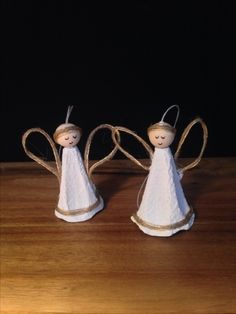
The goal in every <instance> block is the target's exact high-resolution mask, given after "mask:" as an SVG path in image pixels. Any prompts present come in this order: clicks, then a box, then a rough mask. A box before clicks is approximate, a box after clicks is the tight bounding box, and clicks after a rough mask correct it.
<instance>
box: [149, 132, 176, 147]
mask: <svg viewBox="0 0 236 314" xmlns="http://www.w3.org/2000/svg"><path fill="white" fill-rule="evenodd" d="M148 137H149V140H150V142H151V143H152V145H154V146H155V147H158V148H167V147H169V146H170V145H171V143H172V142H173V140H174V137H175V134H174V133H173V132H171V131H168V130H166V129H156V130H151V131H150V132H149V134H148Z"/></svg>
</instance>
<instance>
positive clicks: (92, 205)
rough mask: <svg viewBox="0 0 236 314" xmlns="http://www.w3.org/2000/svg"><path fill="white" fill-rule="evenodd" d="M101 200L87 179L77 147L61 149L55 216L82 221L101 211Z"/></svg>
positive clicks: (71, 220)
mask: <svg viewBox="0 0 236 314" xmlns="http://www.w3.org/2000/svg"><path fill="white" fill-rule="evenodd" d="M103 205H104V204H103V200H102V198H101V197H100V196H99V195H98V193H97V192H96V189H95V186H94V185H93V183H92V182H91V181H90V179H89V178H88V175H87V172H86V170H85V167H84V163H83V160H82V157H81V154H80V151H79V149H78V147H77V146H75V147H71V148H63V152H62V173H61V184H60V194H59V201H58V207H57V208H56V209H55V215H56V216H57V217H58V218H61V219H63V220H66V221H68V222H77V221H84V220H87V219H90V218H92V217H93V216H94V215H95V214H96V213H97V212H98V211H100V210H102V209H103Z"/></svg>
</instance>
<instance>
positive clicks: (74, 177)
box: [23, 106, 117, 222]
mask: <svg viewBox="0 0 236 314" xmlns="http://www.w3.org/2000/svg"><path fill="white" fill-rule="evenodd" d="M72 108H73V106H69V107H68V111H67V116H66V121H65V123H63V124H61V125H59V126H58V127H57V129H56V130H55V132H54V134H53V138H54V141H55V142H56V143H57V144H59V145H61V147H63V149H62V161H61V162H60V158H59V154H58V152H57V149H56V147H55V144H54V142H53V140H52V139H51V137H50V136H49V135H48V134H47V133H46V132H45V131H44V130H42V129H39V128H33V129H30V130H28V131H27V132H26V133H25V134H24V135H23V146H24V149H25V152H26V154H27V155H28V156H29V157H31V158H32V159H34V160H35V161H37V162H38V163H40V164H41V165H43V166H44V167H45V168H47V169H48V170H49V171H51V172H52V173H53V174H55V175H56V176H57V177H58V180H59V184H60V191H59V200H58V204H57V207H56V209H55V215H56V217H58V218H60V219H63V220H65V221H67V222H80V221H85V220H88V219H90V218H92V217H93V216H94V215H95V214H96V213H98V212H99V211H101V210H102V209H103V207H104V202H103V199H102V197H101V196H100V195H99V193H98V191H97V190H96V187H95V185H94V184H93V182H92V180H91V177H90V176H91V173H92V170H94V169H95V168H96V166H98V165H101V164H102V163H103V162H105V161H107V160H109V159H111V158H112V157H113V155H114V154H115V152H116V150H117V148H116V147H115V148H114V149H113V150H112V152H111V153H110V154H109V155H108V156H106V157H105V158H103V159H102V160H100V161H99V162H97V163H95V164H94V165H93V166H92V167H91V168H92V169H89V163H88V156H89V149H90V145H91V142H92V137H93V136H94V134H95V133H96V132H97V131H98V130H99V129H101V128H109V129H112V126H110V125H108V124H104V125H100V126H99V127H97V128H96V129H94V130H93V131H92V132H91V134H90V136H89V138H88V141H87V144H86V148H85V163H84V161H83V159H82V157H81V153H80V151H79V148H78V147H77V144H78V143H79V140H80V138H81V134H82V130H81V128H80V127H78V126H76V125H75V124H72V123H69V122H68V120H69V116H70V114H71V111H72ZM32 132H40V133H41V134H43V135H44V136H45V137H46V138H47V140H48V141H49V143H50V145H51V147H52V150H53V153H54V156H55V160H56V165H57V169H54V168H52V167H51V165H50V164H49V163H47V162H45V161H43V160H41V159H40V158H38V157H37V156H35V155H34V154H33V153H32V152H30V151H29V150H28V149H27V148H26V139H27V137H28V136H29V134H31V133H32Z"/></svg>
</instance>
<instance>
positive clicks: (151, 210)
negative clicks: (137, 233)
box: [131, 147, 194, 237]
mask: <svg viewBox="0 0 236 314" xmlns="http://www.w3.org/2000/svg"><path fill="white" fill-rule="evenodd" d="M131 219H132V221H133V222H135V223H136V224H137V225H138V226H139V228H140V229H141V230H142V231H143V232H145V233H147V234H149V235H151V236H163V237H167V236H171V235H173V234H174V233H176V232H178V231H180V230H187V229H189V228H190V227H191V226H192V224H193V221H194V213H193V210H192V209H191V208H190V206H189V205H188V203H187V201H186V199H185V196H184V193H183V190H182V186H181V183H180V176H179V174H178V172H177V170H176V166H175V162H174V159H173V156H172V153H171V151H170V148H169V147H168V148H155V152H154V156H153V160H152V165H151V167H150V172H149V175H148V179H147V183H146V187H145V190H144V194H143V198H142V202H141V204H140V207H139V209H138V211H137V213H136V214H134V215H133V216H132V217H131Z"/></svg>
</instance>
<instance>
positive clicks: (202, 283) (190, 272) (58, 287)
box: [0, 158, 236, 314]
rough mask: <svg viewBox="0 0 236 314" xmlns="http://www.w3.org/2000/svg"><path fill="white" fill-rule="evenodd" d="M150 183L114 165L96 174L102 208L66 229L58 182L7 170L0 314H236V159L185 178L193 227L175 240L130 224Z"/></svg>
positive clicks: (125, 164) (16, 167)
mask: <svg viewBox="0 0 236 314" xmlns="http://www.w3.org/2000/svg"><path fill="white" fill-rule="evenodd" d="M182 161H183V163H185V162H186V160H182ZM144 178H145V171H143V170H140V169H137V167H136V166H133V165H132V164H131V163H130V162H129V161H126V160H125V161H124V160H114V161H111V162H109V163H108V164H107V166H104V167H103V168H101V169H100V171H99V172H97V173H95V175H94V181H95V183H96V186H97V187H98V189H99V191H100V193H101V194H102V196H103V197H104V199H105V203H106V207H105V209H104V210H103V211H102V212H101V213H99V214H97V215H96V216H95V217H94V218H93V219H91V220H89V221H86V222H83V223H75V224H70V223H66V222H64V221H61V220H59V219H57V218H56V217H55V216H54V207H55V205H56V203H57V197H58V183H57V179H56V177H54V176H53V175H51V174H50V173H48V172H47V171H46V170H44V169H42V168H41V167H40V166H38V165H37V164H36V163H2V164H1V210H0V213H1V290H0V291H1V313H85V314H86V313H90V314H91V313H101V314H104V313H114V314H117V313H119V314H125V313H129V314H132V313H135V314H136V313H142V314H144V313H181V314H185V313H186V314H187V313H188V314H189V313H221V314H222V313H236V297H235V296H236V158H209V159H203V160H202V162H201V164H200V166H199V167H198V168H197V169H194V170H192V171H189V172H187V173H186V175H185V177H184V179H183V188H184V191H185V194H186V198H187V199H188V201H189V202H190V203H191V204H192V206H193V208H194V210H195V212H196V221H195V223H194V225H193V227H192V228H191V230H189V231H187V232H180V233H178V234H176V235H175V236H173V237H171V238H156V237H150V236H148V235H145V234H144V233H142V232H141V231H139V229H138V228H137V226H136V225H135V224H133V223H132V222H131V220H130V216H131V214H132V213H133V212H135V211H136V197H137V193H138V190H139V187H140V184H141V183H142V181H143V180H144Z"/></svg>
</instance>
